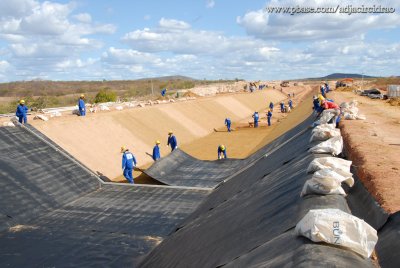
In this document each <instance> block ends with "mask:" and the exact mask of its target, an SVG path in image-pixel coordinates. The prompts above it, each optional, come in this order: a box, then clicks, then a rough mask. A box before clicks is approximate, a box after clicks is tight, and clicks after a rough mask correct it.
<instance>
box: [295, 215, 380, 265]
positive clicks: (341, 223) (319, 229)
mask: <svg viewBox="0 0 400 268" xmlns="http://www.w3.org/2000/svg"><path fill="white" fill-rule="evenodd" d="M295 232H296V233H297V234H298V235H301V236H304V237H307V238H308V239H310V240H311V241H314V242H325V243H329V244H332V245H336V246H340V247H344V248H347V249H350V250H352V251H354V252H356V253H358V254H360V255H361V256H363V257H365V258H369V257H370V256H371V254H372V252H373V250H374V248H375V245H376V243H377V241H378V236H377V233H376V230H375V229H374V228H372V227H371V226H370V225H369V224H367V223H366V222H365V221H363V220H361V219H359V218H357V217H355V216H353V215H351V214H348V213H345V212H343V211H341V210H339V209H313V210H310V211H309V212H308V213H307V214H306V215H305V216H304V217H303V219H301V220H300V221H299V222H298V223H297V225H296V228H295Z"/></svg>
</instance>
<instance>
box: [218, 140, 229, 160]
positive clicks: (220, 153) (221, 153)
mask: <svg viewBox="0 0 400 268" xmlns="http://www.w3.org/2000/svg"><path fill="white" fill-rule="evenodd" d="M222 158H224V159H227V158H228V157H227V155H226V147H225V145H223V144H221V145H219V146H218V160H219V159H222Z"/></svg>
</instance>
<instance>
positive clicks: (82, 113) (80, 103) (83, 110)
mask: <svg viewBox="0 0 400 268" xmlns="http://www.w3.org/2000/svg"><path fill="white" fill-rule="evenodd" d="M84 98H85V95H83V94H82V95H81V96H80V97H79V101H78V108H79V115H80V116H85V115H86V107H85V101H84V100H83V99H84Z"/></svg>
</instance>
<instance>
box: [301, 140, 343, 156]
mask: <svg viewBox="0 0 400 268" xmlns="http://www.w3.org/2000/svg"><path fill="white" fill-rule="evenodd" d="M342 150H343V138H342V136H337V137H333V138H330V139H329V140H327V141H323V142H321V143H320V144H317V145H315V146H314V147H312V148H311V149H310V150H309V151H310V152H312V153H322V154H323V153H330V154H332V155H338V154H340V153H341V152H342Z"/></svg>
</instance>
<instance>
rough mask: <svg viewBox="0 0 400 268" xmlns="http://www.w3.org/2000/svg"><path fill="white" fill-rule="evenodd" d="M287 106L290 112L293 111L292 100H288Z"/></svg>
mask: <svg viewBox="0 0 400 268" xmlns="http://www.w3.org/2000/svg"><path fill="white" fill-rule="evenodd" d="M288 104H289V108H290V110H292V109H293V101H292V99H289V102H288Z"/></svg>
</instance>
